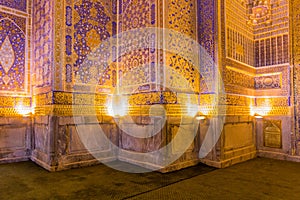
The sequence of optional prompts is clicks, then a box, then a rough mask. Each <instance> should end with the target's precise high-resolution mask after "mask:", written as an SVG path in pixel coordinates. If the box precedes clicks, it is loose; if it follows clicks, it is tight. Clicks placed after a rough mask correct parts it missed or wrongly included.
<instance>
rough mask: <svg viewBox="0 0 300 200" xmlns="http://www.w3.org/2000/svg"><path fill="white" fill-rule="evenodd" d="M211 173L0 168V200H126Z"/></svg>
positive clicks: (28, 165) (197, 168)
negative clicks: (58, 170)
mask: <svg viewBox="0 0 300 200" xmlns="http://www.w3.org/2000/svg"><path fill="white" fill-rule="evenodd" d="M120 164H121V165H122V166H128V168H136V166H133V165H130V164H127V163H121V162H117V161H116V162H113V163H111V165H120ZM213 170H215V168H212V167H208V166H205V165H203V164H199V165H197V166H194V167H190V168H187V169H184V170H181V171H177V172H172V173H167V174H161V173H159V172H150V173H144V174H131V173H125V172H120V171H117V170H114V169H111V168H108V167H107V166H105V165H97V166H92V167H87V168H81V169H72V170H68V171H63V172H55V173H50V172H47V171H45V170H44V169H42V168H41V167H39V166H37V165H36V164H34V163H32V162H21V163H12V164H3V165H0V180H1V182H0V199H55V200H57V199H84V200H85V199H101V200H102V199H129V198H133V197H138V196H140V195H143V194H145V193H149V192H153V191H155V190H158V189H161V188H163V187H167V186H170V185H172V184H176V183H179V182H181V181H184V180H187V179H190V178H193V177H196V176H199V175H201V174H205V173H208V172H211V171H213Z"/></svg>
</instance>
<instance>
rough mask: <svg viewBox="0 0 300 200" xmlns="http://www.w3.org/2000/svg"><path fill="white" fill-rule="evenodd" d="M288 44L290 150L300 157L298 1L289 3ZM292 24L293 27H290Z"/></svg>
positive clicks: (299, 30) (299, 2) (299, 4)
mask: <svg viewBox="0 0 300 200" xmlns="http://www.w3.org/2000/svg"><path fill="white" fill-rule="evenodd" d="M289 6H290V16H289V17H290V24H291V26H290V34H289V36H290V42H291V65H292V70H293V72H294V73H293V88H292V89H293V93H294V101H295V102H294V106H295V109H294V115H295V121H296V122H295V124H294V127H293V128H294V130H295V133H294V134H293V135H292V142H293V143H292V148H293V153H294V154H296V155H300V132H299V130H300V118H299V114H300V110H299V108H300V106H299V102H300V87H299V80H300V57H299V55H300V52H299V51H300V48H299V46H300V43H299V41H300V34H299V33H300V1H299V0H292V1H290V4H289ZM292 24H293V25H292Z"/></svg>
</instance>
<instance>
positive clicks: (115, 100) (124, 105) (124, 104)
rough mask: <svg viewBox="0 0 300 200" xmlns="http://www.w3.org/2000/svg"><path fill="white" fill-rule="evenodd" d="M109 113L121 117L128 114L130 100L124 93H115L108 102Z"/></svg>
mask: <svg viewBox="0 0 300 200" xmlns="http://www.w3.org/2000/svg"><path fill="white" fill-rule="evenodd" d="M106 107H107V114H108V115H109V116H112V117H115V118H119V117H124V116H126V115H127V114H128V100H127V98H126V97H125V96H122V95H113V96H111V98H110V99H109V101H108V102H107V104H106Z"/></svg>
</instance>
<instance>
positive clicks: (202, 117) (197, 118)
mask: <svg viewBox="0 0 300 200" xmlns="http://www.w3.org/2000/svg"><path fill="white" fill-rule="evenodd" d="M204 119H206V117H205V116H203V115H202V116H197V117H196V120H198V121H200V120H204Z"/></svg>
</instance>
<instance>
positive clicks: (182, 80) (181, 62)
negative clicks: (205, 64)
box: [164, 0, 200, 93]
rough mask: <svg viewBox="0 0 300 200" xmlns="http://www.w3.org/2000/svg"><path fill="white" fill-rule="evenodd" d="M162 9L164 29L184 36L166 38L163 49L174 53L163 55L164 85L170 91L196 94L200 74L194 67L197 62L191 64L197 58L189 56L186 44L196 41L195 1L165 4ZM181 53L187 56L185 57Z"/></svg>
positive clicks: (189, 48) (188, 46)
mask: <svg viewBox="0 0 300 200" xmlns="http://www.w3.org/2000/svg"><path fill="white" fill-rule="evenodd" d="M165 8H166V11H165V15H164V17H165V19H166V20H165V27H166V28H167V29H168V30H171V31H175V32H177V33H180V34H184V35H185V37H178V38H174V37H173V36H172V35H167V36H166V40H167V41H168V44H167V46H170V47H173V48H174V50H175V51H176V50H177V51H176V52H174V51H173V52H167V53H166V58H165V65H166V66H167V68H166V72H165V81H166V84H167V86H168V87H169V88H170V89H172V90H174V91H178V92H192V93H199V91H200V87H199V86H200V74H199V70H198V66H197V64H196V63H198V62H195V61H196V60H198V58H196V57H195V56H196V55H195V54H191V53H190V52H193V51H194V49H193V46H192V45H191V44H190V42H191V40H194V41H197V24H196V12H197V1H195V0H187V1H184V0H182V1H181V0H179V1H176V0H168V1H166V7H165ZM167 51H168V49H167ZM181 51H183V52H181ZM185 52H189V53H187V54H185ZM183 55H184V56H183Z"/></svg>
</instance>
